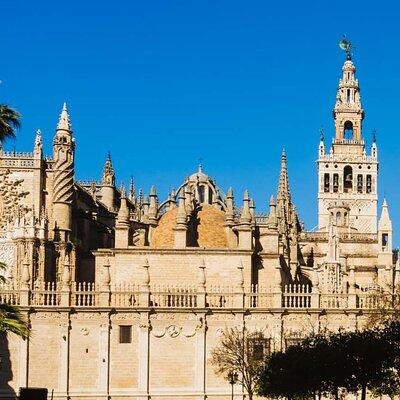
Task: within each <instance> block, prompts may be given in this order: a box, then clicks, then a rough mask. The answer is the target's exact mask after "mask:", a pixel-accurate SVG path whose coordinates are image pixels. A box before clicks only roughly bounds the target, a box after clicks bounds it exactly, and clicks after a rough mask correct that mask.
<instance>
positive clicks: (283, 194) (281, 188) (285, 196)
mask: <svg viewBox="0 0 400 400" xmlns="http://www.w3.org/2000/svg"><path fill="white" fill-rule="evenodd" d="M281 200H285V201H291V196H290V188H289V178H288V172H287V160H286V152H285V149H283V150H282V156H281V171H280V174H279V184H278V195H277V201H278V202H279V201H281Z"/></svg>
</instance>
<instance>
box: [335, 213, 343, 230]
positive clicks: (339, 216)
mask: <svg viewBox="0 0 400 400" xmlns="http://www.w3.org/2000/svg"><path fill="white" fill-rule="evenodd" d="M336 225H337V226H341V225H342V213H341V212H339V211H338V212H337V213H336Z"/></svg>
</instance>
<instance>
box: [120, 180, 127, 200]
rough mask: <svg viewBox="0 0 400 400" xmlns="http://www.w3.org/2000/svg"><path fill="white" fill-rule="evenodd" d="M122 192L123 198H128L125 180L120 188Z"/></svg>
mask: <svg viewBox="0 0 400 400" xmlns="http://www.w3.org/2000/svg"><path fill="white" fill-rule="evenodd" d="M120 192H121V199H124V198H126V191H125V185H124V182H121V188H120Z"/></svg>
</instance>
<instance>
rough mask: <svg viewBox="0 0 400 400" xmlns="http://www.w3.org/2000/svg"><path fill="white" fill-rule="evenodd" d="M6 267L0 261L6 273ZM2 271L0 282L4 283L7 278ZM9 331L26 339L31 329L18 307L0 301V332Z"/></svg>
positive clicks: (1, 268)
mask: <svg viewBox="0 0 400 400" xmlns="http://www.w3.org/2000/svg"><path fill="white" fill-rule="evenodd" d="M5 269H6V265H5V264H4V263H1V262H0V271H1V273H4V271H5ZM1 273H0V282H1V283H2V284H4V283H6V282H7V280H6V278H5V277H4V275H2V274H1ZM7 332H12V333H15V334H16V335H18V336H20V337H21V338H23V339H26V338H27V337H29V333H30V329H29V325H28V322H27V321H26V320H25V318H24V317H23V315H22V314H21V312H20V311H19V310H18V308H17V307H15V306H13V305H10V304H6V303H0V334H4V333H7Z"/></svg>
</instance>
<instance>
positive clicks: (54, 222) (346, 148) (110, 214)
mask: <svg viewBox="0 0 400 400" xmlns="http://www.w3.org/2000/svg"><path fill="white" fill-rule="evenodd" d="M363 118H364V111H363V109H362V107H361V100H360V94H359V84H358V81H357V79H356V78H355V67H354V64H353V62H352V61H351V60H346V62H345V63H344V66H343V77H342V79H341V80H340V83H339V89H338V95H337V100H336V104H335V108H334V120H335V138H334V140H333V145H332V149H331V150H330V151H329V152H328V153H326V151H325V144H324V139H323V137H321V142H320V144H319V154H318V207H319V208H318V217H319V225H318V229H317V230H316V231H312V232H309V231H306V230H305V229H304V227H303V224H302V223H301V222H300V220H299V217H298V214H297V210H296V208H295V205H294V204H293V201H292V197H291V194H290V185H289V177H288V166H287V159H286V154H285V153H283V154H282V159H281V171H280V176H279V181H278V190H277V194H276V196H272V197H271V199H270V201H269V212H268V214H265V215H264V214H259V213H257V212H256V209H255V206H254V202H253V200H252V199H251V197H250V196H249V193H248V192H247V191H246V192H245V193H244V195H243V198H242V199H240V201H238V202H235V198H234V194H233V190H232V188H229V189H228V190H227V191H226V195H223V194H222V191H221V190H220V189H219V188H218V186H217V185H216V183H215V181H214V180H213V179H211V178H210V177H209V176H208V175H206V174H205V173H204V171H203V169H202V166H199V169H198V171H197V172H195V173H194V174H192V175H190V176H189V177H188V178H186V179H185V180H184V182H183V183H182V184H181V186H180V187H179V188H178V189H177V190H176V191H172V192H171V194H170V195H169V196H168V198H167V199H166V200H165V201H163V202H161V201H159V200H158V196H157V192H156V189H155V188H154V187H152V188H151V190H150V193H149V196H148V197H146V196H143V194H142V193H141V192H139V193H138V194H136V193H135V188H134V186H133V183H131V185H130V187H129V189H128V191H126V189H125V188H124V187H121V188H120V189H117V188H116V186H115V171H114V168H113V165H112V161H111V157H110V156H109V155H108V157H107V159H106V162H105V166H104V170H103V173H102V179H101V181H100V182H96V181H93V182H77V181H76V180H75V179H74V168H75V166H74V155H75V151H76V148H75V142H74V138H73V134H72V128H71V123H70V119H69V116H68V111H67V107H66V105H64V106H63V109H62V112H61V115H60V119H59V122H58V125H57V128H56V134H55V137H54V143H53V148H54V151H53V155H52V157H45V156H43V153H42V139H41V134H40V132H39V131H38V133H37V135H36V138H35V143H34V151H33V152H32V153H15V152H12V153H9V152H5V151H3V150H1V152H0V249H1V251H0V261H2V262H4V263H5V264H6V265H7V272H6V276H7V278H8V280H9V282H8V284H7V285H5V286H4V287H3V288H2V289H1V290H0V297H1V300H2V301H3V302H8V303H10V304H15V305H18V306H20V308H21V310H22V312H23V313H24V314H25V315H26V317H27V318H28V319H29V321H30V323H31V326H32V330H33V335H32V337H31V338H30V339H29V340H27V341H23V340H20V339H19V338H16V337H15V336H12V335H9V336H8V337H7V338H2V342H1V348H0V349H1V350H0V355H1V368H0V382H1V385H0V397H1V398H13V393H15V392H17V391H18V388H19V387H21V386H22V387H25V386H32V387H47V388H48V389H49V390H50V391H53V398H55V399H63V400H67V399H73V400H81V399H85V400H90V399H93V400H94V399H104V400H105V399H112V400H122V399H132V398H133V399H152V400H158V399H159V400H161V399H163V400H167V399H186V400H192V399H206V398H207V399H215V400H217V399H218V400H222V399H228V398H230V387H229V385H228V384H227V382H226V380H224V378H223V377H220V376H216V374H215V372H214V368H213V367H212V366H211V365H210V352H211V350H212V349H213V348H214V347H215V346H216V345H217V344H218V341H219V337H220V335H221V332H222V330H223V329H224V328H225V327H230V326H238V327H242V328H245V329H248V330H254V329H259V330H262V331H263V332H264V335H265V338H266V346H265V349H267V350H266V351H274V350H280V349H285V348H286V347H287V346H288V345H290V344H292V343H295V342H296V341H298V340H299V339H301V338H302V337H304V336H306V335H307V334H309V333H311V332H319V331H324V330H332V331H334V330H338V329H341V328H342V329H356V328H359V327H363V326H364V325H365V322H366V319H367V317H368V314H369V313H371V312H374V303H373V302H372V301H371V296H370V294H369V293H370V291H371V290H374V289H375V288H376V287H378V286H389V287H390V286H392V285H393V284H394V283H397V282H399V280H400V265H399V263H398V262H397V257H396V255H395V254H394V253H393V251H392V224H391V221H390V217H389V211H388V205H387V203H386V201H384V202H383V206H382V213H381V217H380V219H379V221H378V216H377V202H378V193H377V172H378V154H377V152H378V151H377V145H376V143H375V141H374V142H373V144H372V147H371V154H369V155H367V154H366V151H365V144H364V141H363V136H362V120H363ZM239 204H240V205H239ZM243 398H245V393H243V391H242V388H241V387H239V386H237V387H236V388H235V399H243Z"/></svg>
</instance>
